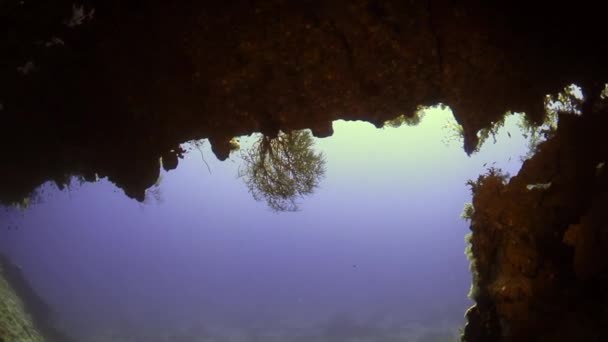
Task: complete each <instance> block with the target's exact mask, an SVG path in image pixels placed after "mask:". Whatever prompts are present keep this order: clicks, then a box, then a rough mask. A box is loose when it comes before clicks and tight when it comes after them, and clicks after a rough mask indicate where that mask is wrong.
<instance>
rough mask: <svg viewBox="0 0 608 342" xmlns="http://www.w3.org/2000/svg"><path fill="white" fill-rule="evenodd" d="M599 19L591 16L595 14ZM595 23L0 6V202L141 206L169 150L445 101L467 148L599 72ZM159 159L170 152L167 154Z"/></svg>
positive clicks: (210, 6)
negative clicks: (104, 196)
mask: <svg viewBox="0 0 608 342" xmlns="http://www.w3.org/2000/svg"><path fill="white" fill-rule="evenodd" d="M598 6H599V5H598ZM602 13H603V12H602V11H597V10H596V9H595V8H594V6H590V5H588V6H578V7H577V6H575V5H572V6H568V7H564V6H547V5H545V4H537V5H531V4H530V3H524V4H520V3H518V2H517V1H515V2H508V3H504V4H500V5H496V4H494V5H486V4H485V2H481V1H459V2H454V1H447V0H428V1H397V0H385V1H381V0H355V1H339V0H330V1H321V0H307V1H282V0H256V1H199V2H195V1H172V2H166V1H158V0H153V1H138V0H131V1H118V0H113V1H107V0H103V1H101V0H90V1H86V2H84V3H83V5H82V6H81V5H79V4H74V3H73V2H72V1H71V0H70V1H67V0H57V1H50V0H44V1H26V2H21V1H17V0H6V1H2V2H0V45H1V46H2V51H3V53H2V54H1V55H0V104H1V105H0V118H1V120H2V125H1V126H0V127H1V128H0V129H1V133H0V149H1V150H0V152H1V154H2V165H3V167H2V168H1V169H0V201H1V202H4V203H7V202H14V201H18V200H20V199H22V198H23V197H24V196H26V195H27V194H28V193H29V192H30V191H32V190H33V189H34V188H35V187H36V186H38V185H39V184H41V183H42V182H44V181H47V180H54V179H58V180H62V179H65V176H66V175H68V174H80V175H81V176H83V177H84V178H85V179H87V180H92V179H95V175H96V174H97V175H99V176H108V177H109V178H110V180H111V181H113V182H114V183H116V184H117V185H118V186H119V187H121V188H123V189H124V190H125V193H126V194H127V195H128V196H130V197H134V198H136V199H138V200H143V198H144V191H145V189H146V188H147V187H149V186H151V185H152V184H154V182H155V181H156V179H157V175H158V169H159V164H158V159H159V157H160V156H164V157H165V158H167V159H168V160H171V161H172V162H171V163H168V164H167V165H171V166H174V164H175V155H176V153H178V152H176V151H177V150H178V149H177V146H178V145H179V144H180V143H182V142H185V141H188V140H191V139H201V138H211V141H212V142H213V146H212V147H213V151H214V152H215V153H216V154H217V155H218V158H219V159H225V158H226V157H227V153H228V151H229V150H228V148H227V146H228V145H227V141H228V140H229V139H230V138H231V137H233V136H237V135H243V134H248V133H251V132H256V131H260V132H263V133H264V134H266V135H270V136H272V135H273V133H274V134H276V132H277V131H278V130H279V129H282V130H283V131H290V130H292V129H301V128H312V129H313V133H314V134H317V135H320V136H326V135H328V134H331V122H332V121H333V120H336V119H340V118H342V119H361V120H367V121H369V122H372V123H374V124H376V125H378V126H379V125H381V124H382V123H383V122H384V121H385V120H387V119H391V118H393V117H395V116H396V115H398V114H402V113H406V114H408V115H412V114H413V113H414V111H415V109H416V108H417V106H418V105H425V104H436V103H437V102H443V103H445V104H447V105H449V106H450V107H451V108H452V109H453V110H454V113H455V115H456V118H457V120H458V121H459V122H460V123H461V124H462V125H463V126H464V135H465V149H466V150H467V151H469V152H470V151H472V150H473V149H474V147H475V144H476V140H477V136H476V132H477V131H478V130H479V129H480V128H483V127H487V126H488V125H489V124H490V123H491V122H492V121H495V120H497V119H498V118H499V117H500V116H501V115H502V114H503V113H504V112H505V111H507V110H514V111H526V112H528V113H529V114H531V115H532V116H533V117H535V118H537V119H540V115H541V114H542V102H543V96H544V95H545V94H548V93H555V92H557V91H558V90H561V89H562V88H563V87H564V86H565V85H567V84H569V83H572V82H574V83H577V84H578V85H580V86H583V87H589V86H592V85H594V84H596V83H597V82H598V81H601V82H603V81H605V80H606V79H607V78H608V77H607V76H608V72H607V70H608V65H607V63H605V61H606V60H607V58H606V57H607V54H606V51H604V48H603V44H600V43H599V42H600V41H602V39H604V37H603V29H604V27H603V22H604V21H603V16H602ZM171 151H173V152H171Z"/></svg>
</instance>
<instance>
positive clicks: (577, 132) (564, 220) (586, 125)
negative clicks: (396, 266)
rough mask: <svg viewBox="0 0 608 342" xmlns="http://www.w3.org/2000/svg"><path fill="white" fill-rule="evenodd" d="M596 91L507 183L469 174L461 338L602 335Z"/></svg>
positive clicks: (603, 241)
mask: <svg viewBox="0 0 608 342" xmlns="http://www.w3.org/2000/svg"><path fill="white" fill-rule="evenodd" d="M593 100H594V99H593V97H591V98H590V99H589V100H588V102H587V103H586V105H585V107H584V109H583V115H582V116H577V115H572V114H562V115H561V116H560V121H559V127H558V129H557V132H556V134H555V136H554V137H553V138H551V139H549V140H548V141H546V142H545V143H543V144H541V145H540V146H539V150H538V152H537V153H536V154H535V155H534V157H533V158H531V159H529V160H527V161H526V162H525V163H524V165H523V167H522V169H521V171H520V172H519V173H518V174H517V175H516V176H515V177H513V178H511V179H510V180H509V181H508V182H507V181H506V178H505V177H504V175H502V174H501V173H500V171H498V170H490V171H489V172H488V173H487V174H485V175H482V176H480V177H479V179H478V180H477V181H475V182H472V183H471V185H472V191H473V195H474V196H473V205H474V214H473V216H472V221H471V231H472V236H471V238H470V242H471V246H470V248H471V250H470V252H471V263H472V271H473V278H474V284H473V288H472V290H471V296H472V297H473V299H474V300H475V301H476V303H477V304H476V305H475V306H474V307H472V308H471V309H470V310H469V311H468V312H467V318H468V324H467V327H466V329H465V334H464V340H465V341H467V342H476V341H497V342H500V341H606V340H608V329H606V327H607V326H608V309H607V308H608V291H607V290H608V261H607V260H608V257H607V254H606V253H607V251H608V220H607V219H608V216H607V214H606V208H607V207H608V192H607V191H608V168H607V166H606V164H605V163H606V161H607V160H608V143H607V141H606V139H605V136H606V131H605V129H606V127H608V111H607V110H606V107H605V103H601V102H599V101H593ZM595 100H597V98H596V99H595Z"/></svg>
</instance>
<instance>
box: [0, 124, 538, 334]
mask: <svg viewBox="0 0 608 342" xmlns="http://www.w3.org/2000/svg"><path fill="white" fill-rule="evenodd" d="M433 115H435V116H434V119H432V120H427V119H424V120H423V122H422V123H421V124H420V126H418V127H400V128H387V129H380V130H379V129H375V128H374V127H373V126H371V125H369V124H367V123H362V122H336V123H334V129H335V133H334V135H333V136H332V137H330V138H325V139H317V140H316V150H317V151H320V152H323V153H324V155H325V157H326V160H327V164H326V175H325V177H324V178H323V179H322V180H321V183H320V187H319V188H318V189H317V190H316V191H315V193H314V194H312V195H311V196H307V197H305V198H302V199H301V200H300V201H299V206H300V211H298V212H285V213H275V212H273V211H272V210H270V209H269V208H268V207H267V206H266V204H265V203H264V202H263V201H255V200H254V199H253V198H252V197H251V195H250V194H249V193H248V191H247V188H246V187H245V186H244V183H243V180H242V179H240V178H238V177H237V174H238V170H239V167H243V164H242V161H241V159H240V158H239V153H238V152H237V153H233V154H232V155H231V158H230V159H229V160H227V161H224V162H220V161H218V160H216V159H215V157H214V156H213V154H212V153H211V151H210V148H209V144H208V143H206V142H204V143H203V145H202V148H201V152H202V155H203V157H204V159H205V160H204V161H203V159H202V158H201V153H200V152H199V151H198V150H196V149H194V150H192V151H191V152H189V153H188V154H187V155H186V157H185V158H184V159H183V160H180V164H179V167H178V168H177V170H173V171H170V172H168V173H166V172H162V179H161V180H159V185H158V187H157V188H156V189H153V190H151V191H149V193H148V196H147V199H146V201H145V202H144V203H138V202H136V201H134V200H130V199H128V198H127V197H126V196H124V194H123V193H122V191H121V190H120V189H117V188H116V187H115V186H114V185H113V184H111V183H110V182H108V181H107V180H105V179H101V180H99V181H98V182H96V183H86V184H82V185H78V184H76V183H74V184H73V185H72V186H71V187H70V188H69V189H67V190H64V191H59V190H57V189H56V188H55V187H54V185H52V184H46V185H44V186H43V189H44V190H45V191H44V195H42V196H41V201H40V203H36V204H33V205H31V206H30V207H29V208H28V209H26V210H24V211H21V210H18V209H6V210H4V211H2V212H1V214H0V215H1V216H0V220H1V221H0V223H1V225H0V227H6V228H7V229H2V230H0V251H1V252H3V253H5V254H7V255H9V256H10V257H11V259H12V260H13V261H14V262H15V263H17V264H18V265H20V266H21V267H22V270H23V272H24V273H25V275H26V276H27V277H28V279H29V281H30V282H31V284H32V286H33V287H34V288H35V289H36V291H38V292H39V294H40V295H41V296H42V297H43V298H44V299H45V300H46V301H48V303H49V304H50V305H51V306H52V307H53V308H54V309H55V311H56V314H55V317H56V324H57V326H58V327H60V328H62V329H63V330H64V331H66V332H67V333H68V334H70V335H72V336H75V337H76V338H77V340H78V341H86V342H88V341H90V342H96V341H100V342H101V341H114V342H121V341H142V342H143V341H182V342H186V341H193V342H194V341H287V342H288V341H420V342H424V341H448V340H449V338H450V337H453V336H456V335H457V333H458V329H459V328H460V327H462V326H463V324H464V319H463V314H464V311H465V310H466V309H467V307H468V306H469V305H470V304H471V303H470V301H469V299H468V298H467V293H468V290H469V286H470V282H471V276H470V272H469V270H468V261H467V260H466V257H465V255H464V253H463V252H464V248H465V242H464V236H465V234H467V233H468V224H467V222H466V221H464V220H462V219H461V218H460V216H459V215H460V213H461V211H462V208H463V205H464V203H465V202H468V201H470V193H469V190H468V189H467V187H466V186H465V182H466V180H467V179H470V178H476V177H477V175H478V174H480V173H483V172H484V170H485V168H487V167H489V166H497V167H502V168H503V169H506V170H507V171H508V172H510V173H511V174H514V173H516V172H517V170H518V168H519V167H520V164H521V162H520V160H519V156H521V155H524V154H525V153H526V147H525V141H524V139H523V138H522V137H520V136H519V135H517V134H512V138H511V137H507V135H506V132H507V130H511V131H510V132H511V133H512V132H515V128H514V127H515V126H514V124H510V123H507V125H506V128H505V130H504V131H502V133H500V134H499V135H498V136H497V138H498V143H496V144H492V143H491V142H490V143H488V144H487V146H484V148H483V149H482V150H481V151H480V152H479V153H478V154H476V155H474V156H472V157H467V156H466V154H465V153H464V152H463V151H462V148H461V145H460V144H461V143H460V142H459V141H458V140H457V139H455V140H454V139H452V140H451V141H448V142H447V143H446V141H445V139H444V138H445V136H446V132H445V130H444V129H443V128H444V126H445V122H446V120H448V119H449V118H450V115H451V114H449V112H438V113H434V114H433ZM255 139H256V136H252V137H243V138H241V148H242V149H245V148H247V147H248V146H250V145H251V143H252V142H253V141H254V140H255ZM187 146H188V145H186V147H187ZM205 163H206V164H208V167H207V165H206V164H205ZM493 163H495V164H493Z"/></svg>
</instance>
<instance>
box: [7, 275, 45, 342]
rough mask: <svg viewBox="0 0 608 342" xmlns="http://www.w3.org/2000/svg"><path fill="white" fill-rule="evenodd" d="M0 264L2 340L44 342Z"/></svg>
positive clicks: (8, 341) (9, 341)
mask: <svg viewBox="0 0 608 342" xmlns="http://www.w3.org/2000/svg"><path fill="white" fill-rule="evenodd" d="M3 271H4V270H3V268H2V265H0V342H12V341H19V342H42V341H44V338H43V337H42V336H41V335H40V333H39V332H38V331H37V330H36V328H35V327H34V321H33V319H32V317H31V316H30V315H29V314H28V313H27V311H26V309H25V305H24V303H23V302H22V301H21V299H20V298H19V297H18V296H17V294H16V293H15V291H14V290H13V289H12V288H11V286H10V284H9V283H8V281H7V280H6V279H5V278H4V275H3Z"/></svg>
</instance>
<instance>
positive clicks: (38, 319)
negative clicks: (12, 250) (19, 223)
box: [0, 254, 73, 342]
mask: <svg viewBox="0 0 608 342" xmlns="http://www.w3.org/2000/svg"><path fill="white" fill-rule="evenodd" d="M52 318H53V317H52V310H51V309H50V307H49V306H48V305H47V304H46V303H45V302H44V300H43V299H42V298H40V296H39V295H38V294H37V293H36V292H35V291H34V289H32V287H31V286H30V285H29V283H28V281H27V280H26V279H25V277H24V275H23V273H22V272H21V269H20V268H19V267H18V266H16V265H14V264H13V263H11V262H10V260H9V259H8V258H7V257H6V256H4V255H1V254H0V342H16V341H19V342H72V341H73V340H72V339H71V338H70V337H68V336H66V335H65V334H63V333H62V332H60V331H59V330H57V329H56V328H55V327H53V321H52Z"/></svg>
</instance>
